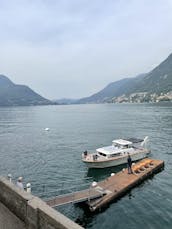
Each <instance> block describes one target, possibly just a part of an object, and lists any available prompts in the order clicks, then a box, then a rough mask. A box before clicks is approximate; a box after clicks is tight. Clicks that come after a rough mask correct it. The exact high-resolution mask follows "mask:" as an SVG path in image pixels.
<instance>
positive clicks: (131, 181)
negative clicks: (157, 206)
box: [46, 158, 164, 212]
mask: <svg viewBox="0 0 172 229" xmlns="http://www.w3.org/2000/svg"><path fill="white" fill-rule="evenodd" d="M163 167H164V161H162V160H154V159H149V158H146V159H143V160H141V161H140V162H137V163H136V164H134V165H133V166H132V170H133V173H132V174H128V170H127V169H123V170H122V171H121V172H118V173H116V174H111V176H110V177H108V178H107V179H105V180H103V181H100V182H97V183H96V185H94V187H93V186H90V189H86V190H83V191H78V192H74V193H70V194H66V195H61V196H57V197H54V198H52V199H50V200H48V201H46V203H47V204H48V205H50V206H51V207H55V206H59V205H63V204H67V203H72V202H73V203H85V204H86V205H87V206H88V207H89V210H90V211H92V212H94V211H97V210H100V209H101V208H103V207H105V206H106V205H107V204H109V203H110V202H111V201H114V200H116V199H118V198H120V197H121V196H123V195H124V194H125V193H126V192H128V191H129V190H131V189H132V188H133V187H135V186H137V185H138V184H140V183H141V182H142V181H144V180H145V179H147V178H148V177H150V176H151V175H153V174H155V173H157V172H158V171H160V170H161V169H163Z"/></svg>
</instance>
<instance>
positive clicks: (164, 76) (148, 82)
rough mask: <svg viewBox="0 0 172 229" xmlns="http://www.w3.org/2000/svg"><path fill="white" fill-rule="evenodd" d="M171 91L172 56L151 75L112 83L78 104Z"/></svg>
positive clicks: (147, 74) (141, 75) (142, 75)
mask: <svg viewBox="0 0 172 229" xmlns="http://www.w3.org/2000/svg"><path fill="white" fill-rule="evenodd" d="M169 91H172V54H170V55H169V56H168V57H167V59H166V60H164V61H163V62H162V63H160V64H159V65H158V66H157V67H156V68H154V69H153V70H152V71H150V72H149V73H146V74H140V75H138V76H136V77H134V78H124V79H122V80H119V81H116V82H113V83H110V84H109V85H107V86H106V87H105V88H104V89H103V90H101V91H99V92H98V93H96V94H93V95H91V96H89V97H86V98H82V99H80V100H79V101H78V103H102V102H106V101H108V100H110V99H111V98H113V97H118V96H122V95H124V94H125V95H130V94H132V93H139V92H147V93H157V94H161V93H167V92H169Z"/></svg>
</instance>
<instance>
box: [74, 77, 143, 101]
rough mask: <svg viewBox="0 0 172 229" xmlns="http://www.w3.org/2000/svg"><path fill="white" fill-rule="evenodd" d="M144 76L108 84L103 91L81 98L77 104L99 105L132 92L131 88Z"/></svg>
mask: <svg viewBox="0 0 172 229" xmlns="http://www.w3.org/2000/svg"><path fill="white" fill-rule="evenodd" d="M145 75H146V74H140V75H138V76H136V77H134V78H124V79H122V80H119V81H116V82H113V83H110V84H108V85H107V86H106V87H105V88H104V89H103V90H101V91H99V92H98V93H96V94H93V95H92V96H90V97H86V98H82V99H80V100H79V101H78V103H101V102H105V101H107V100H108V99H110V98H113V97H117V96H120V95H123V94H128V93H130V91H132V88H133V86H136V85H137V84H139V83H140V81H141V80H142V79H143V77H144V76H145Z"/></svg>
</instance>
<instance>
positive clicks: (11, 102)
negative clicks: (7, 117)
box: [0, 75, 53, 106]
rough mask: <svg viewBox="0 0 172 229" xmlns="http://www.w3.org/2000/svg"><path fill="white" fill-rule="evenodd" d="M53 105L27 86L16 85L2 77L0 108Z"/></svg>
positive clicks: (0, 76)
mask: <svg viewBox="0 0 172 229" xmlns="http://www.w3.org/2000/svg"><path fill="white" fill-rule="evenodd" d="M49 104H53V103H52V102H51V101H49V100H48V99H45V98H43V97H42V96H40V95H39V94H37V93H36V92H34V91H33V90H32V89H30V88H29V87H27V86H25V85H17V84H14V83H13V82H12V81H11V80H10V79H9V78H8V77H6V76H4V75H0V106H28V105H49Z"/></svg>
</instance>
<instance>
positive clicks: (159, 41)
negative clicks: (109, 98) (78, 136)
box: [0, 0, 172, 98]
mask: <svg viewBox="0 0 172 229" xmlns="http://www.w3.org/2000/svg"><path fill="white" fill-rule="evenodd" d="M171 10H172V5H171V3H170V1H166V0H165V1H163V0H157V1H151V2H150V1H148V0H141V1H136V0H130V1H127V0H117V1H112V0H109V1H105V0H99V1H98V0H94V1H89V0H83V1H80V0H70V1H69V0H63V1H62V0H61V1H55V0H49V1H48V0H38V1H33V0H32V1H29V0H15V1H8V0H7V1H5V0H0V28H1V36H0V50H1V56H0V72H2V73H3V74H7V75H8V76H10V77H11V79H12V80H14V81H15V82H16V83H22V84H28V85H29V86H31V87H32V88H34V89H35V90H36V91H38V92H39V93H41V94H43V95H44V96H46V97H48V98H59V97H82V96H87V95H89V94H92V93H94V92H96V91H97V90H100V89H101V88H102V87H104V86H105V85H106V84H108V83H110V82H112V81H115V80H118V79H120V78H123V77H126V76H134V75H136V74H139V73H142V72H147V71H149V70H151V68H152V67H153V66H155V65H156V64H158V63H160V62H161V61H162V60H163V59H164V58H166V57H167V55H168V54H169V53H170V52H171V51H172V47H171V39H172V30H171V24H172V15H171Z"/></svg>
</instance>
